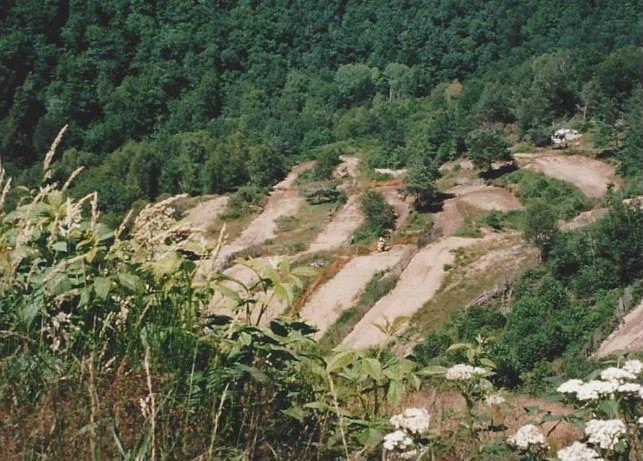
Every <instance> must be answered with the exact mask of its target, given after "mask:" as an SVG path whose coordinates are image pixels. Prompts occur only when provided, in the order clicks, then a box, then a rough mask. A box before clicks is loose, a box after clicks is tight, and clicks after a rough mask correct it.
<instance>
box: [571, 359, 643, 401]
mask: <svg viewBox="0 0 643 461" xmlns="http://www.w3.org/2000/svg"><path fill="white" fill-rule="evenodd" d="M641 372H643V363H642V362H641V361H640V360H628V361H626V362H625V363H624V364H623V366H622V367H620V368H617V367H610V368H606V369H605V370H603V371H602V372H601V379H602V380H592V381H588V382H586V383H585V382H583V381H581V380H580V379H570V380H569V381H567V382H564V383H563V384H561V385H560V386H558V392H560V393H561V394H573V395H575V396H576V398H577V399H578V400H581V401H587V400H598V399H600V398H602V397H608V396H611V395H614V394H623V395H625V396H629V397H637V396H638V397H640V398H642V399H643V386H641V385H640V384H637V383H633V382H630V381H632V380H635V379H637V376H638V375H639V374H641Z"/></svg>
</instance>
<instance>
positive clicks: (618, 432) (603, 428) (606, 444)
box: [585, 419, 627, 450]
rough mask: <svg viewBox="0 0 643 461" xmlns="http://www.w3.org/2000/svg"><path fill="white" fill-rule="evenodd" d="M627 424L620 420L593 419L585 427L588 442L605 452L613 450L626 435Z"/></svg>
mask: <svg viewBox="0 0 643 461" xmlns="http://www.w3.org/2000/svg"><path fill="white" fill-rule="evenodd" d="M626 431H627V429H626V428H625V424H624V423H623V421H621V420H620V419H607V420H600V419H592V420H590V421H588V422H587V424H586V425H585V435H587V436H588V437H589V438H588V440H587V441H588V442H589V443H591V444H592V445H598V446H599V447H601V448H603V449H605V450H612V449H614V447H615V446H616V443H617V442H618V439H619V437H621V436H622V435H624V434H625V433H626Z"/></svg>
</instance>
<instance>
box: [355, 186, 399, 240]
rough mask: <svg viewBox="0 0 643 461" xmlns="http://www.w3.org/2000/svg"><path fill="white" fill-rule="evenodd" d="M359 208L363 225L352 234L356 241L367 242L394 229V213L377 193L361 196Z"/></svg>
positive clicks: (370, 192)
mask: <svg viewBox="0 0 643 461" xmlns="http://www.w3.org/2000/svg"><path fill="white" fill-rule="evenodd" d="M360 206H361V209H362V213H363V214H364V220H365V222H364V224H363V225H362V226H361V227H360V228H359V229H357V230H356V231H355V233H354V234H353V235H354V237H355V240H357V241H368V240H369V239H372V238H377V237H379V236H381V235H383V234H384V232H385V231H387V230H389V229H393V228H394V227H395V213H394V211H393V208H392V207H391V205H389V204H388V203H387V202H386V200H385V199H384V196H383V195H382V194H381V193H380V192H377V191H368V192H366V193H365V194H364V195H362V198H361V201H360Z"/></svg>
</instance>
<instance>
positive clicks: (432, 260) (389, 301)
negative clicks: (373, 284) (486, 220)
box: [342, 236, 494, 349]
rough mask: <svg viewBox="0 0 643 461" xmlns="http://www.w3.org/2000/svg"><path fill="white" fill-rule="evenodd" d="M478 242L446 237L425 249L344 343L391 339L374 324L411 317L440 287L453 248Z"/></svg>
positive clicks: (354, 344) (370, 343)
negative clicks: (400, 317)
mask: <svg viewBox="0 0 643 461" xmlns="http://www.w3.org/2000/svg"><path fill="white" fill-rule="evenodd" d="M490 238H494V237H493V236H491V237H490ZM477 242H481V240H480V239H473V238H461V237H447V238H444V239H441V240H439V241H437V242H435V243H433V244H431V245H429V246H427V247H425V248H424V249H422V250H421V251H420V252H419V253H418V254H417V255H415V257H414V258H413V259H412V260H411V262H410V263H409V265H408V267H407V268H406V270H405V271H404V272H402V275H401V276H400V280H399V281H398V283H397V285H396V287H395V288H394V289H393V290H392V291H391V292H390V293H389V294H387V295H386V296H384V297H383V298H382V299H380V300H379V301H378V302H377V303H376V304H375V305H374V306H373V307H372V309H371V310H370V311H369V312H368V313H367V314H366V315H365V316H364V317H363V318H362V319H361V320H360V321H359V323H358V324H357V325H356V326H355V328H354V329H353V331H352V332H351V333H350V334H349V335H348V336H347V337H346V338H344V341H343V342H342V344H343V345H344V346H348V347H351V348H353V349H366V348H369V347H373V346H377V345H382V344H384V343H385V342H386V340H387V339H388V338H387V337H386V335H385V334H384V333H382V332H381V331H380V330H379V329H378V328H377V327H376V326H375V325H374V324H375V323H377V324H383V323H384V322H385V319H388V320H389V321H393V320H394V319H395V318H396V317H399V316H407V317H410V316H412V315H413V314H414V313H415V312H416V311H418V310H419V309H420V308H422V306H423V305H424V303H425V302H426V301H428V300H429V299H431V298H432V297H433V296H434V295H435V293H436V292H437V291H438V290H439V289H440V286H441V285H442V281H443V280H444V277H445V276H446V271H445V270H444V266H445V265H446V264H452V263H453V261H454V260H455V255H454V253H453V250H455V249H456V248H461V247H466V246H469V245H472V244H474V243H477Z"/></svg>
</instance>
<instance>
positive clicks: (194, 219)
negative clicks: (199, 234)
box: [182, 195, 229, 236]
mask: <svg viewBox="0 0 643 461" xmlns="http://www.w3.org/2000/svg"><path fill="white" fill-rule="evenodd" d="M228 198H229V197H228V196H227V195H219V196H214V197H213V198H209V199H208V200H205V201H203V202H201V203H199V204H197V205H196V206H195V207H194V208H191V209H189V210H188V211H187V212H186V214H185V217H184V218H183V219H182V222H185V223H189V224H190V225H192V226H193V227H196V228H198V229H201V230H202V231H203V233H204V234H205V235H206V236H207V234H208V231H209V230H210V229H211V228H212V226H213V225H214V223H215V222H216V220H217V217H218V216H219V213H221V212H222V211H223V210H224V209H225V207H226V205H227V203H228Z"/></svg>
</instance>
